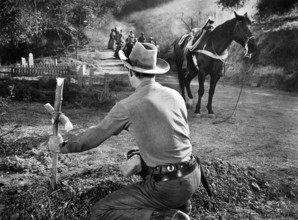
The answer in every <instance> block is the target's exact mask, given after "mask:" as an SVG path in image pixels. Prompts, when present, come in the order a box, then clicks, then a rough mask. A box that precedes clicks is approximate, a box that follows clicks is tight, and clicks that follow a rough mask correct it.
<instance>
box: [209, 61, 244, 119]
mask: <svg viewBox="0 0 298 220" xmlns="http://www.w3.org/2000/svg"><path fill="white" fill-rule="evenodd" d="M245 58H248V57H245ZM244 65H245V68H244V71H242V72H243V77H242V80H241V88H240V92H239V95H238V98H237V101H236V104H235V107H234V109H233V112H232V114H231V115H230V116H228V117H227V118H225V119H223V120H219V121H214V122H212V124H221V123H223V122H226V121H228V120H229V119H230V118H232V117H233V116H234V114H235V112H236V109H237V107H238V104H239V100H240V97H241V94H242V90H243V87H244V79H245V75H246V74H247V72H248V68H247V67H248V61H247V60H245V64H244Z"/></svg>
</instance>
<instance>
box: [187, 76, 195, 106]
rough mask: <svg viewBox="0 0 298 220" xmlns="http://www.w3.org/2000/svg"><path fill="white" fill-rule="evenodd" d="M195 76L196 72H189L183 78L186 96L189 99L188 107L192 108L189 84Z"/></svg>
mask: <svg viewBox="0 0 298 220" xmlns="http://www.w3.org/2000/svg"><path fill="white" fill-rule="evenodd" d="M196 75H197V73H196V72H194V71H189V73H188V74H187V76H186V78H185V87H186V92H187V96H188V97H189V100H188V101H187V105H188V106H192V104H193V96H192V93H191V89H190V82H191V80H192V79H193V78H195V76H196Z"/></svg>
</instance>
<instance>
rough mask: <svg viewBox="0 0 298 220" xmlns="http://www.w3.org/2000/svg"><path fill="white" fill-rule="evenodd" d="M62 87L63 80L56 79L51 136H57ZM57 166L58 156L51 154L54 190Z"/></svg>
mask: <svg viewBox="0 0 298 220" xmlns="http://www.w3.org/2000/svg"><path fill="white" fill-rule="evenodd" d="M63 85H64V78H57V85H56V91H55V102H54V109H55V112H54V114H53V116H54V117H53V119H54V124H53V135H54V136H58V124H59V116H60V113H61V106H62V100H63V96H62V95H63ZM57 164H58V154H57V153H53V154H52V188H53V189H56V186H57V182H58V178H57Z"/></svg>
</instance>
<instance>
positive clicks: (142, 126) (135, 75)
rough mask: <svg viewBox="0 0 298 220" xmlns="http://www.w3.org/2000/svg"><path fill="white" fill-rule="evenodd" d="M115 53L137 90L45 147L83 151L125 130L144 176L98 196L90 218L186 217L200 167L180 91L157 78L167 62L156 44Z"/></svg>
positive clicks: (176, 219)
mask: <svg viewBox="0 0 298 220" xmlns="http://www.w3.org/2000/svg"><path fill="white" fill-rule="evenodd" d="M119 57H120V59H121V60H122V62H123V63H124V65H125V66H126V67H127V68H128V77H129V81H130V83H131V85H132V87H133V88H135V92H134V93H133V94H131V95H130V96H129V97H127V98H125V99H123V100H122V101H120V102H118V103H117V104H116V105H115V106H114V107H113V108H112V109H111V110H110V112H109V113H108V114H107V116H106V117H105V118H104V119H103V120H102V121H101V122H100V123H99V124H98V125H96V126H95V127H91V128H89V129H87V130H86V131H85V132H83V133H81V134H79V135H77V136H75V137H73V138H71V139H69V140H68V141H66V142H63V138H62V137H61V135H59V136H51V137H50V139H49V142H48V147H49V149H50V150H51V151H53V152H57V153H74V152H82V151H86V150H89V149H92V148H95V147H98V146H99V145H100V144H102V143H103V142H104V141H105V140H106V139H108V138H109V137H111V136H112V135H118V134H119V133H120V132H121V131H123V130H127V131H129V132H130V133H131V134H132V136H134V138H135V139H136V142H137V145H138V148H139V152H140V157H141V158H142V161H143V162H144V163H145V164H146V170H147V173H146V176H145V177H144V179H143V181H141V182H139V183H133V184H131V185H129V186H126V187H124V188H122V189H120V190H117V191H114V192H112V193H111V194H109V195H107V196H106V197H105V198H103V199H101V200H99V202H97V203H96V204H95V205H94V206H93V207H92V209H91V219H92V220H115V219H132V220H140V219H142V220H158V219H165V220H167V219H168V220H170V219H172V220H190V218H189V216H188V214H189V212H190V207H191V205H190V198H191V196H192V195H193V193H194V192H195V191H196V190H197V188H198V186H199V185H200V182H201V172H200V168H199V165H197V162H196V160H195V159H194V156H193V153H192V145H191V143H190V132H189V126H188V121H187V109H186V105H185V103H184V100H183V98H182V96H181V95H180V94H179V93H178V92H177V91H176V90H173V89H171V88H168V87H165V86H162V85H161V84H159V83H158V82H156V81H155V76H156V75H160V74H164V73H166V72H168V71H169V69H170V67H169V64H168V63H167V62H166V61H164V60H162V59H159V58H157V48H156V46H155V45H153V44H149V43H140V42H136V43H135V46H134V47H133V49H132V51H131V53H130V55H129V57H126V56H125V54H124V53H123V51H122V50H121V51H119ZM143 168H145V167H143ZM186 212H188V213H186Z"/></svg>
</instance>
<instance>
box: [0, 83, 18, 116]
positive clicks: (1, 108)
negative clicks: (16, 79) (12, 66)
mask: <svg viewBox="0 0 298 220" xmlns="http://www.w3.org/2000/svg"><path fill="white" fill-rule="evenodd" d="M1 90H4V95H3V96H1V95H0V119H1V117H2V116H3V115H5V111H6V109H7V108H8V107H9V103H10V102H11V99H12V98H13V97H14V96H15V93H14V85H8V86H7V87H6V89H5V88H2V89H1Z"/></svg>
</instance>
